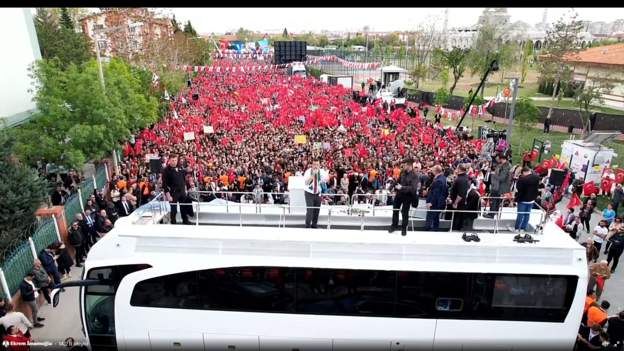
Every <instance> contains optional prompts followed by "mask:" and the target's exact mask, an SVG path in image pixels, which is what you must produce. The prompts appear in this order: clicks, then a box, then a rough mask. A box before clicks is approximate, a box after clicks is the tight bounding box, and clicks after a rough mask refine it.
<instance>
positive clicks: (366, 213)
mask: <svg viewBox="0 0 624 351" xmlns="http://www.w3.org/2000/svg"><path fill="white" fill-rule="evenodd" d="M202 193H211V194H213V195H216V194H222V195H225V196H226V198H227V197H231V196H233V195H243V196H244V195H254V196H258V195H260V196H264V195H271V196H274V195H277V196H289V192H283V193H277V192H262V193H259V194H258V193H256V194H254V193H252V192H227V191H215V192H212V191H210V192H203V191H193V192H190V193H189V194H196V195H201V194H202ZM321 196H325V197H344V196H345V194H322V195H321ZM377 196H379V194H354V195H353V196H352V197H351V202H350V203H349V204H348V205H321V206H320V207H310V206H295V205H291V204H275V205H276V206H280V207H278V208H280V209H281V211H280V212H278V214H279V219H278V222H277V226H278V227H280V228H281V227H286V226H287V218H288V217H287V215H289V214H291V210H292V209H302V208H303V209H306V210H308V209H315V208H316V209H319V210H321V209H326V210H327V211H328V212H327V229H331V228H332V225H333V223H332V222H333V217H335V216H336V213H338V212H339V211H344V212H343V213H344V214H346V215H348V216H358V217H360V220H359V227H360V230H364V229H365V228H366V222H367V217H371V216H372V217H376V216H378V212H382V213H383V212H390V213H391V215H390V216H389V217H392V214H393V212H394V211H399V209H394V208H384V207H387V206H375V205H374V203H369V202H366V205H370V208H366V209H363V208H360V207H358V205H359V201H358V199H359V198H367V199H375V197H377ZM197 199H200V198H199V196H197ZM492 199H500V200H504V199H506V198H505V197H481V198H480V200H481V201H482V206H481V209H480V210H477V211H468V210H457V209H436V210H434V211H436V212H437V214H438V215H439V216H443V215H446V214H447V213H451V218H450V224H449V232H452V231H453V223H454V222H455V218H456V216H457V215H458V214H459V213H464V214H466V213H471V214H476V215H477V216H476V218H475V220H476V219H479V218H481V219H483V218H485V216H484V214H489V213H491V212H490V208H489V206H485V205H483V204H484V203H485V202H487V201H488V200H492ZM166 200H167V199H166V198H165V195H164V194H163V193H159V194H158V195H156V197H155V198H154V199H153V200H152V201H150V203H148V205H150V209H151V210H152V211H153V212H152V218H153V221H154V223H155V222H156V218H163V217H164V216H163V214H164V215H166V213H167V212H168V211H169V205H171V204H170V203H168V202H167V201H166ZM156 203H158V204H159V206H155V204H156ZM490 204H491V201H490ZM176 205H181V204H180V203H178V204H176ZM263 205H266V204H259V203H241V202H238V203H237V207H238V216H239V220H238V222H239V226H240V227H243V226H244V225H243V215H244V214H246V213H248V212H247V211H243V208H252V207H253V208H255V214H261V213H262V207H263ZM501 205H502V204H501ZM163 206H164V207H163ZM213 206H216V207H225V208H226V213H230V211H229V208H230V207H231V204H229V203H228V201H227V200H226V202H225V203H224V204H213V205H210V206H206V204H205V203H203V204H202V201H197V207H196V211H197V214H196V218H195V225H199V214H200V213H201V209H202V207H203V208H204V209H206V208H207V207H213ZM165 207H166V208H165ZM537 207H538V208H539V209H540V219H539V221H538V223H537V224H536V230H535V231H536V232H538V229H539V228H541V227H543V224H544V222H545V220H546V219H547V217H545V216H544V215H545V211H544V209H543V208H541V207H539V206H537ZM504 208H505V209H509V208H514V207H503V206H499V208H498V210H497V211H496V213H494V217H493V218H492V219H493V220H494V226H493V228H492V231H493V233H495V234H496V233H499V232H501V231H505V229H506V228H501V225H500V222H501V221H502V220H503V219H502V214H503V209H504ZM156 210H158V214H156V213H155V212H154V211H156ZM287 210H288V213H286V211H287ZM426 211H430V210H426ZM507 213H510V211H507ZM515 213H516V216H517V214H518V212H517V211H515ZM526 214H528V215H529V216H531V215H534V213H533V212H532V211H529V212H527V213H526ZM490 218H491V217H490ZM418 219H421V218H420V217H419V218H418ZM416 220H417V218H414V217H409V223H411V227H412V231H413V230H414V222H415V221H416ZM506 220H509V218H507V219H506ZM529 220H530V218H529ZM447 221H448V220H447ZM507 229H508V228H507ZM470 230H474V228H470V229H467V231H470Z"/></svg>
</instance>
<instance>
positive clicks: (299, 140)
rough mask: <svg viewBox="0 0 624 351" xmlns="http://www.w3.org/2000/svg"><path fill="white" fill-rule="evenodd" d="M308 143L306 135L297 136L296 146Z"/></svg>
mask: <svg viewBox="0 0 624 351" xmlns="http://www.w3.org/2000/svg"><path fill="white" fill-rule="evenodd" d="M306 142H307V138H306V136H305V135H304V134H300V135H295V144H305V143H306Z"/></svg>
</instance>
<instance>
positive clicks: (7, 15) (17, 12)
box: [0, 8, 41, 128]
mask: <svg viewBox="0 0 624 351" xmlns="http://www.w3.org/2000/svg"><path fill="white" fill-rule="evenodd" d="M0 33H4V34H3V35H1V36H0V45H1V46H2V47H3V48H5V49H6V50H5V52H4V53H3V54H2V55H0V77H1V83H0V124H4V123H6V125H7V126H13V125H16V124H19V123H22V122H23V121H25V120H27V119H28V118H29V117H30V116H31V115H32V113H33V112H34V111H35V108H36V106H35V102H34V101H33V97H34V92H33V91H30V90H31V89H32V88H33V86H32V79H31V78H30V77H29V73H30V72H29V71H28V68H29V66H30V65H31V64H33V63H34V62H35V61H36V60H40V59H41V50H40V49H39V42H38V40H37V32H36V31H35V25H34V23H33V13H32V11H31V9H29V8H26V9H25V8H5V9H2V11H0ZM2 127H3V125H0V128H2Z"/></svg>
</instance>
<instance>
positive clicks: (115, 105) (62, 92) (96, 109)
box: [16, 59, 158, 168]
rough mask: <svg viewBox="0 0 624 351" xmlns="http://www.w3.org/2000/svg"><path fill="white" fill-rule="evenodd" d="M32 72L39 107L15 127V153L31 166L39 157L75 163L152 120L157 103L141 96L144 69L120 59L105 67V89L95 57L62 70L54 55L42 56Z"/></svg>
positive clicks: (93, 156) (97, 155)
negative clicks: (52, 57) (53, 57)
mask: <svg viewBox="0 0 624 351" xmlns="http://www.w3.org/2000/svg"><path fill="white" fill-rule="evenodd" d="M32 75H33V77H34V78H35V79H36V82H37V85H36V87H35V89H36V95H35V101H36V102H37V109H38V112H37V113H35V115H34V116H33V119H32V121H31V122H29V123H27V124H25V125H23V126H20V127H19V128H18V129H17V130H16V134H17V137H18V141H19V143H18V145H17V152H18V154H19V155H20V156H21V158H22V160H24V161H25V162H26V163H28V164H30V165H35V164H36V163H37V162H38V161H40V162H43V163H48V162H50V163H55V164H57V165H63V166H68V167H73V168H79V167H81V166H82V164H84V162H86V161H87V160H90V159H101V158H102V157H104V156H105V154H106V153H107V152H109V151H110V150H112V149H114V148H115V147H117V146H118V144H119V142H120V141H124V140H126V139H127V138H128V137H129V136H130V133H131V132H135V131H137V130H138V129H140V128H145V127H147V126H149V125H151V124H153V123H155V122H156V121H157V117H158V115H157V110H158V102H157V100H156V99H155V98H154V97H151V96H148V95H146V89H147V88H146V83H145V78H143V79H142V78H141V75H143V73H140V72H138V71H137V70H134V71H133V70H132V69H131V68H130V66H129V65H128V64H126V63H124V62H123V61H121V60H119V59H112V60H111V62H110V63H109V64H106V65H105V67H104V77H105V81H106V91H104V90H103V89H102V86H101V85H100V83H99V79H98V65H97V62H96V61H95V60H91V61H89V62H88V63H86V64H85V65H83V66H81V67H78V66H76V65H73V64H71V65H70V66H69V67H68V68H67V69H66V70H63V69H62V67H61V63H60V62H59V60H58V59H53V60H41V61H38V62H37V63H36V65H35V66H34V67H33V70H32ZM142 81H143V82H142Z"/></svg>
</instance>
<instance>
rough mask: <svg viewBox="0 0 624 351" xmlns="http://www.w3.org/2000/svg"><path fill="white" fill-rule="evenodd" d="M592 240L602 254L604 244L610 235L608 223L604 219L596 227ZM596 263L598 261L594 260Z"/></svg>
mask: <svg viewBox="0 0 624 351" xmlns="http://www.w3.org/2000/svg"><path fill="white" fill-rule="evenodd" d="M592 234H593V235H592V238H591V239H592V240H593V241H594V246H595V247H596V248H597V249H598V252H600V248H601V247H602V243H603V242H604V241H605V239H606V238H607V235H608V234H609V227H608V224H607V221H605V220H604V219H603V220H601V221H600V223H599V224H598V225H597V226H596V228H594V231H593V233H592ZM594 262H596V259H594Z"/></svg>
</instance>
